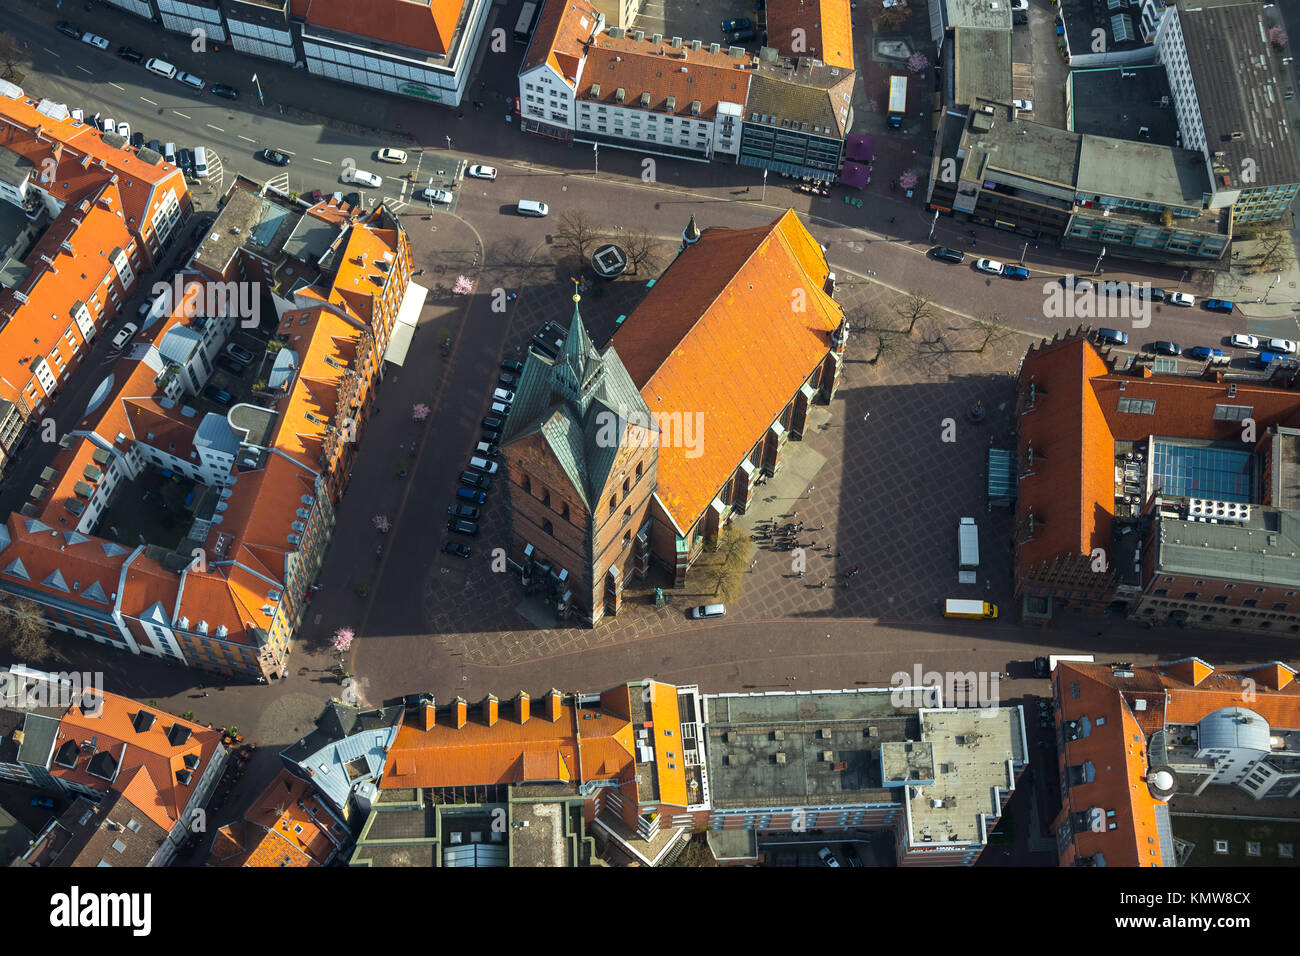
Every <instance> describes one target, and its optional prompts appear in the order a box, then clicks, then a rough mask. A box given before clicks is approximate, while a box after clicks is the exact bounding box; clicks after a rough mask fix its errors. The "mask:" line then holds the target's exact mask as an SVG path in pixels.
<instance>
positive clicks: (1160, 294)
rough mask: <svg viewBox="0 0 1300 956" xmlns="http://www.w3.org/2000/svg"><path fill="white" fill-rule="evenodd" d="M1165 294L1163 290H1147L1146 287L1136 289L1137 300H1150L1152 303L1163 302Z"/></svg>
mask: <svg viewBox="0 0 1300 956" xmlns="http://www.w3.org/2000/svg"><path fill="white" fill-rule="evenodd" d="M1168 294H1169V293H1167V292H1166V291H1165V290H1164V289H1148V288H1147V287H1146V286H1139V287H1138V298H1139V299H1150V300H1151V301H1152V302H1163V301H1165V296H1167V295H1168Z"/></svg>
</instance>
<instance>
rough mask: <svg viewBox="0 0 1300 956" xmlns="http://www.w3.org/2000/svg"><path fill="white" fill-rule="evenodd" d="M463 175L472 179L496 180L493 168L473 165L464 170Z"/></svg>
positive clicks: (494, 168)
mask: <svg viewBox="0 0 1300 956" xmlns="http://www.w3.org/2000/svg"><path fill="white" fill-rule="evenodd" d="M465 175H466V176H470V177H472V178H474V179H496V178H497V171H496V167H495V166H479V165H474V166H471V167H470V168H469V169H467V170H465Z"/></svg>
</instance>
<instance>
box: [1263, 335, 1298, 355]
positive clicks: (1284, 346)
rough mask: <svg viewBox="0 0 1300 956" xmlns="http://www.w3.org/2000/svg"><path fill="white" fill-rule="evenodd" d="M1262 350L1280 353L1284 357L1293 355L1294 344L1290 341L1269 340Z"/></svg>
mask: <svg viewBox="0 0 1300 956" xmlns="http://www.w3.org/2000/svg"><path fill="white" fill-rule="evenodd" d="M1264 348H1266V349H1268V350H1269V351H1270V352H1281V353H1283V354H1284V355H1294V354H1295V350H1296V344H1295V343H1294V342H1292V341H1291V340H1290V339H1269V340H1268V341H1267V342H1265V343H1264Z"/></svg>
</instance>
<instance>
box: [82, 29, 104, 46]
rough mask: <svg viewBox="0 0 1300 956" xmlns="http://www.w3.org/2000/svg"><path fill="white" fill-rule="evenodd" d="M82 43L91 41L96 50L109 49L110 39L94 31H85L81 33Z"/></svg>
mask: <svg viewBox="0 0 1300 956" xmlns="http://www.w3.org/2000/svg"><path fill="white" fill-rule="evenodd" d="M81 42H82V43H89V44H90V45H91V46H93V47H94V48H95V49H96V50H107V49H108V41H107V40H105V39H104V38H103V37H101V36H98V35H97V34H94V33H83V34H82V35H81Z"/></svg>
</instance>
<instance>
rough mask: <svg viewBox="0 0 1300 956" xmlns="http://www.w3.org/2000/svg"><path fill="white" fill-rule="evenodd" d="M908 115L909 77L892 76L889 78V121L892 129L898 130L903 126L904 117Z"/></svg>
mask: <svg viewBox="0 0 1300 956" xmlns="http://www.w3.org/2000/svg"><path fill="white" fill-rule="evenodd" d="M906 115H907V77H905V76H902V75H897V76H891V77H890V78H889V113H888V121H889V126H890V128H891V129H898V128H899V127H900V126H902V125H903V117H904V116H906Z"/></svg>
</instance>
